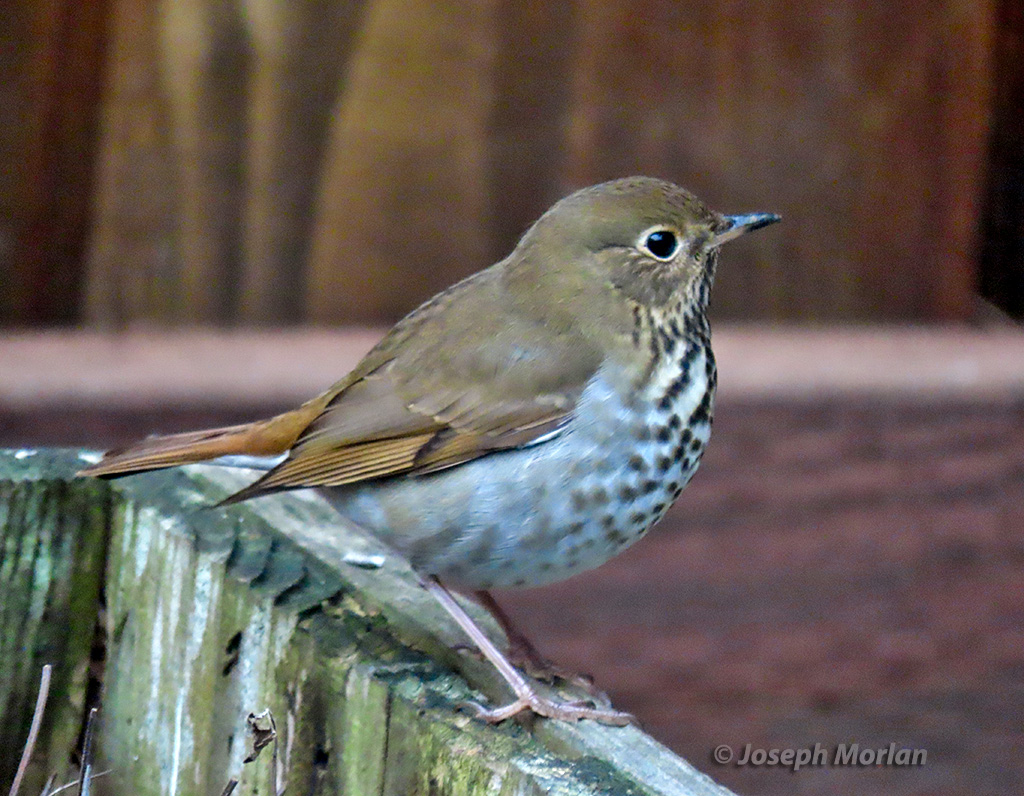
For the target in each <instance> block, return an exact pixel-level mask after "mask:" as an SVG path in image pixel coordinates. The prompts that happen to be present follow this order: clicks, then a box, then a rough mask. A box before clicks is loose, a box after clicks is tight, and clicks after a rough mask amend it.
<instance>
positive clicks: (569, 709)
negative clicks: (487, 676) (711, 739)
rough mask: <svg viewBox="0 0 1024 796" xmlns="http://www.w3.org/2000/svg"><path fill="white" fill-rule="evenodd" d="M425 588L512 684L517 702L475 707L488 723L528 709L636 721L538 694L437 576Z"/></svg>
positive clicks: (573, 716)
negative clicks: (490, 706) (500, 705)
mask: <svg viewBox="0 0 1024 796" xmlns="http://www.w3.org/2000/svg"><path fill="white" fill-rule="evenodd" d="M423 586H424V588H426V589H427V591H429V592H430V593H431V594H433V595H434V597H435V598H436V599H437V601H438V602H439V603H441V605H442V606H444V608H445V610H446V611H448V613H449V614H451V616H452V618H453V619H454V620H455V621H456V622H457V623H458V625H459V627H461V628H462V630H463V631H464V632H465V633H466V635H467V636H469V638H470V639H471V640H472V642H473V643H474V644H475V645H476V647H477V649H479V650H480V652H481V653H482V654H483V656H484V657H485V658H487V660H488V661H490V662H491V664H492V665H493V666H494V668H495V669H497V670H498V672H499V673H500V674H501V676H502V677H503V678H504V679H505V682H506V683H508V684H509V687H511V689H512V691H513V692H514V693H515V695H516V699H515V700H514V701H513V702H510V703H509V704H508V705H504V706H502V707H498V708H492V709H487V708H484V707H483V706H481V705H475V707H476V710H477V716H478V717H479V718H481V719H484V720H485V721H488V722H491V723H497V722H499V721H504V720H505V719H508V718H511V717H512V716H515V715H517V714H518V713H521V712H523V711H525V710H529V711H532V712H533V713H536V714H537V715H539V716H546V717H548V718H551V719H562V720H563V721H578V720H579V719H594V720H595V721H600V722H604V723H606V724H616V725H620V726H621V725H624V724H629V723H630V722H632V721H635V719H634V718H633V716H631V715H630V714H629V713H623V712H621V711H618V710H611V709H604V708H595V707H591V706H589V705H585V704H581V703H579V702H558V701H555V700H552V699H549V698H547V697H543V696H541V695H540V694H538V693H537V691H536V690H535V689H534V687H533V686H532V685H531V684H530V682H529V681H528V680H527V679H526V678H525V677H523V675H522V674H520V672H519V671H518V670H517V669H516V667H515V666H513V665H512V663H511V662H510V661H509V659H508V658H507V657H505V655H504V654H502V652H501V650H499V649H498V648H497V647H496V646H495V645H494V643H493V642H492V641H491V640H490V639H489V638H488V637H487V634H486V633H484V632H483V631H482V630H481V629H480V628H479V626H478V625H477V624H476V623H475V622H474V621H473V619H472V618H471V617H470V616H469V614H467V613H466V612H465V611H464V610H463V608H462V606H461V605H459V603H458V602H457V601H456V600H455V597H453V596H452V593H451V592H450V591H448V589H446V588H445V587H444V585H442V583H441V581H439V580H438V579H437V578H435V577H434V576H429V577H426V578H424V579H423Z"/></svg>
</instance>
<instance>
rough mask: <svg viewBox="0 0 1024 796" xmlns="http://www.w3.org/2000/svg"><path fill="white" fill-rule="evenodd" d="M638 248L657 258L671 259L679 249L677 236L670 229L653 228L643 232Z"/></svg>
mask: <svg viewBox="0 0 1024 796" xmlns="http://www.w3.org/2000/svg"><path fill="white" fill-rule="evenodd" d="M640 248H641V249H644V250H645V251H647V252H648V253H649V254H650V255H651V256H652V257H655V258H657V259H658V260H671V259H672V258H673V257H675V255H676V252H678V251H679V238H677V237H676V233H674V232H673V231H672V230H670V229H654V230H651V231H650V232H647V233H645V234H644V236H643V238H642V240H641V241H640Z"/></svg>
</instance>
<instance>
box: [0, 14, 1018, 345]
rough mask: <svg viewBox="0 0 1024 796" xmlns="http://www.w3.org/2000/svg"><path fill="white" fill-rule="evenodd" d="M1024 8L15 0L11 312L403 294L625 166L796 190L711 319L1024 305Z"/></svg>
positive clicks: (495, 249) (9, 72) (87, 318)
mask: <svg viewBox="0 0 1024 796" xmlns="http://www.w3.org/2000/svg"><path fill="white" fill-rule="evenodd" d="M1021 15H1022V11H1021V9H1020V4H1019V3H1018V2H1016V0H927V2H912V0H890V1H887V2H883V1H882V0H824V2H810V0H789V2H786V3H775V4H761V3H754V2H752V1H751V0H720V2H716V3H697V2H678V1H677V0H632V1H631V0H609V2H602V3H583V2H580V3H541V2H510V1H509V0H489V1H487V0H452V2H447V3H431V2H424V1H423V0H364V1H363V2H358V1H356V0H353V1H352V2H344V0H310V1H309V2H302V3H290V2H286V0H162V1H161V0H100V1H98V2H89V3H76V2H73V0H6V2H5V3H4V16H5V22H4V24H3V25H0V37H2V42H0V43H2V46H0V162H2V163H3V167H2V169H0V282H2V284H3V290H2V291H0V325H8V326H23V325H39V324H82V325H86V326H91V327H94V328H120V327H123V326H127V325H133V324H138V323H144V324H154V325H161V326H168V325H185V324H210V325H280V324H299V323H316V324H339V323H350V322H358V323H386V322H389V321H391V320H394V319H395V318H397V317H399V316H400V315H401V314H403V313H404V312H406V311H408V310H409V309H411V308H412V307H413V306H415V305H416V304H417V303H418V302H420V301H421V300H423V299H424V298H426V297H428V296H429V295H430V294H432V293H433V292H435V291H436V290H438V289H440V288H442V287H444V286H445V285H447V284H449V283H451V282H453V281H454V280H456V279H458V278H459V277H461V276H463V275H465V274H468V273H470V272H472V271H475V270H477V269H479V268H480V267H483V266H485V265H487V264H489V263H491V262H493V261H494V260H496V259H498V258H500V257H501V256H503V255H504V254H505V253H507V252H508V251H509V249H510V248H511V246H512V245H513V244H514V242H515V240H516V238H517V237H518V235H519V234H520V233H521V232H522V231H523V230H524V228H525V227H526V226H527V224H528V223H529V222H530V221H531V220H532V219H533V218H535V217H536V216H537V215H538V214H539V213H540V212H541V211H542V210H543V209H544V208H545V207H547V206H548V205H549V204H550V203H551V202H552V201H554V200H555V199H557V198H558V197H559V196H561V195H562V194H564V193H566V192H568V191H570V190H572V189H574V188H576V187H579V186H581V185H585V184H588V183H592V182H597V181H600V180H604V179H608V178H612V177H616V176H623V175H627V174H631V173H648V174H652V175H657V176H662V177H666V178H669V179H672V180H674V181H677V182H680V183H682V184H684V185H686V186H688V187H690V188H691V189H692V190H694V191H695V192H697V193H698V194H699V195H701V196H702V197H703V198H705V199H706V200H708V201H709V203H711V204H712V205H713V206H715V207H716V208H718V209H720V210H723V211H730V212H742V211H750V210H770V211H775V212H779V213H781V214H782V215H783V217H784V219H785V224H784V226H782V227H780V228H779V230H778V232H777V233H776V234H772V235H764V236H756V237H754V238H751V239H750V240H749V241H747V242H744V243H743V244H741V245H740V244H738V245H737V248H736V249H735V250H733V251H730V252H729V256H728V257H727V259H726V261H725V264H724V267H723V268H722V269H721V273H720V277H719V279H720V283H719V288H718V290H717V295H716V299H715V313H716V315H717V316H718V317H720V318H729V319H763V320H797V321H800V320H803V321H840V320H900V321H904V320H908V321H956V320H964V319H968V318H970V317H972V316H973V314H974V312H975V308H976V305H975V296H976V292H977V289H978V286H979V285H982V286H983V287H984V288H985V291H986V293H987V294H988V295H989V297H990V298H992V299H993V300H995V301H996V302H997V303H999V304H1001V305H1002V306H1003V307H1004V308H1006V309H1009V310H1011V311H1013V312H1016V313H1018V314H1024V306H1022V305H1024V299H1022V298H1021V296H1024V265H1022V263H1021V260H1022V258H1021V257H1020V256H1019V252H1020V251H1021V250H1022V246H1021V241H1022V240H1024V235H1022V232H1024V224H1022V221H1024V212H1022V211H1021V207H1022V205H1024V202H1022V201H1021V199H1022V195H1024V189H1022V188H1021V181H1020V180H1014V179H1012V178H1006V175H1010V176H1011V177H1012V174H1013V173H1015V172H1012V171H1011V170H1010V169H1011V168H1012V167H1014V166H1015V164H1016V168H1018V169H1019V167H1020V166H1019V164H1020V163H1021V162H1024V158H1022V154H1021V153H1022V152H1024V124H1022V114H1024V112H1022V110H1021V104H1020V103H1019V102H1016V98H1019V97H1020V96H1021V92H1022V86H1024V79H1022V76H1024V72H1022V70H1021V68H1020V66H1019V62H1020V59H1019V58H1014V57H1013V54H1014V53H1018V54H1019V51H1020V49H1021V41H1022V36H1024V24H1022V22H1021ZM1015 253H1016V254H1015Z"/></svg>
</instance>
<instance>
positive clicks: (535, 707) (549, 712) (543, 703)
mask: <svg viewBox="0 0 1024 796" xmlns="http://www.w3.org/2000/svg"><path fill="white" fill-rule="evenodd" d="M463 704H464V705H465V706H466V707H468V708H470V709H471V710H473V712H474V713H475V714H476V717H477V718H478V719H483V720H484V721H486V722H487V723H488V724H498V723H499V722H502V721H505V720H506V719H510V718H512V717H513V716H518V715H519V714H521V713H524V712H527V711H528V712H530V713H532V714H534V715H536V716H544V717H545V718H549V719H561V720H562V721H579V720H580V719H592V720H594V721H599V722H601V723H602V724H611V725H614V726H616V727H624V726H625V725H627V724H636V723H637V720H636V717H634V716H633V715H632V714H631V713H624V712H623V711H620V710H612V709H611V708H600V707H595V706H594V705H591V704H589V703H587V702H579V701H577V702H559V701H557V700H554V699H549V698H547V697H543V696H541V695H540V694H538V693H537V692H536V691H534V690H533V689H532V688H531V689H526V690H525V691H524V692H523V693H521V694H519V695H518V697H517V698H516V700H515V701H513V702H510V703H509V704H507V705H502V706H501V707H497V708H486V707H484V706H483V705H481V704H480V703H479V702H472V701H470V702H465V703H463Z"/></svg>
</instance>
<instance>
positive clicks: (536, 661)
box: [452, 643, 612, 708]
mask: <svg viewBox="0 0 1024 796" xmlns="http://www.w3.org/2000/svg"><path fill="white" fill-rule="evenodd" d="M452 649H454V650H455V651H456V652H460V653H462V654H464V655H472V656H474V657H476V658H478V659H480V660H486V659H487V657H486V656H485V655H484V654H483V653H482V652H480V650H478V649H477V648H476V647H474V646H473V645H472V644H456V645H454V646H453V647H452ZM508 659H509V661H510V662H511V663H512V665H513V666H515V667H516V668H517V669H519V670H520V671H521V672H523V673H524V674H526V675H528V676H529V677H531V678H533V679H534V680H540V681H541V682H542V683H547V684H548V685H556V684H557V683H558V682H562V683H565V684H566V685H568V686H571V687H574V688H579V689H580V690H581V691H585V692H586V693H587V695H588V696H589V697H590V698H591V699H593V700H594V701H595V702H596V703H597V704H599V705H601V706H602V707H605V708H609V707H611V704H612V700H611V697H609V696H608V694H606V693H605V692H604V691H602V690H601V689H600V688H598V687H597V685H595V683H594V678H593V677H592V676H591V675H589V674H583V673H581V672H574V671H572V670H571V669H567V668H565V667H564V666H559V665H558V664H557V663H555V662H554V661H551V660H548V659H547V658H545V657H544V656H543V655H541V654H540V653H538V652H537V650H536V648H535V647H534V646H533V645H532V644H528V645H527V646H521V645H517V644H514V643H513V644H512V645H511V646H510V647H509V651H508ZM567 704H571V703H567Z"/></svg>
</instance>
